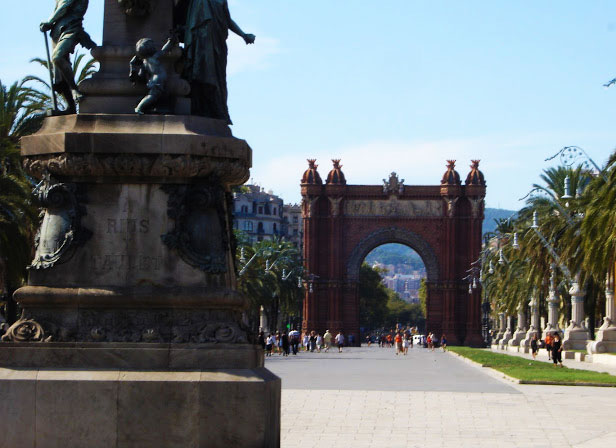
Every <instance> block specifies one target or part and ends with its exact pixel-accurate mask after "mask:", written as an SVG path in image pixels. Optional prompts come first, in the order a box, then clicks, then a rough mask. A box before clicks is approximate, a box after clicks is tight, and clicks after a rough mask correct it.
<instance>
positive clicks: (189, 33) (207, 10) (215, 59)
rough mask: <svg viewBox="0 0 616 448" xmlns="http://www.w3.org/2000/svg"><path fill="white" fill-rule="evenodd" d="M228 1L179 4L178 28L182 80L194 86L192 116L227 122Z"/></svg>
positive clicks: (192, 0)
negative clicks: (181, 41) (179, 32)
mask: <svg viewBox="0 0 616 448" xmlns="http://www.w3.org/2000/svg"><path fill="white" fill-rule="evenodd" d="M231 23H232V21H231V15H230V13H229V6H228V3H227V0H179V1H178V2H177V9H176V25H180V26H184V36H183V41H184V64H183V65H184V66H183V69H182V76H183V77H184V79H186V80H187V81H188V82H189V83H190V85H191V101H192V106H191V110H192V113H193V115H201V116H205V117H209V118H217V119H221V120H225V121H226V122H227V123H229V124H231V119H230V117H229V109H228V108H227V73H226V72H227V37H228V36H229V28H230V27H231Z"/></svg>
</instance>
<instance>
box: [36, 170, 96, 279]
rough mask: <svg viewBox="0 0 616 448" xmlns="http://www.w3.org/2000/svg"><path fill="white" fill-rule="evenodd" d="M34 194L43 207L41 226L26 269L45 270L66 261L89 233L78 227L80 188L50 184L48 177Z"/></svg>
mask: <svg viewBox="0 0 616 448" xmlns="http://www.w3.org/2000/svg"><path fill="white" fill-rule="evenodd" d="M34 194H35V195H36V196H37V197H38V199H39V201H40V203H41V205H42V206H43V207H44V212H43V213H42V221H41V226H40V227H39V230H38V233H37V235H36V238H35V245H36V253H35V256H34V260H33V261H32V264H31V265H30V267H29V269H36V270H38V269H49V268H51V267H53V266H54V265H55V264H56V263H61V262H64V261H67V260H68V259H69V258H70V257H71V256H72V255H73V253H74V251H75V249H76V248H77V247H78V246H80V245H82V244H83V243H85V242H86V241H87V240H88V239H89V238H90V237H91V236H92V232H90V231H89V230H88V229H85V228H83V227H82V226H81V218H82V216H84V215H85V214H86V209H85V207H83V206H82V205H81V203H82V202H84V201H85V194H84V192H83V186H80V187H78V186H77V185H75V184H68V183H67V184H64V183H52V182H51V180H50V178H49V176H47V177H46V178H45V180H44V181H43V182H42V183H41V184H40V185H39V186H37V188H36V189H35V191H34Z"/></svg>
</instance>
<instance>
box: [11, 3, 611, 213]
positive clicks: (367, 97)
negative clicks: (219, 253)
mask: <svg viewBox="0 0 616 448" xmlns="http://www.w3.org/2000/svg"><path fill="white" fill-rule="evenodd" d="M229 4H230V9H231V15H232V17H233V19H234V20H235V21H236V22H237V23H238V25H239V26H240V27H241V28H242V29H243V30H244V31H245V32H250V33H254V34H256V36H257V39H256V43H255V45H250V46H247V45H245V44H244V42H243V40H241V39H240V38H239V37H237V36H235V35H231V36H230V37H229V41H228V44H229V65H228V74H229V75H228V86H229V109H230V112H231V117H232V119H233V122H234V126H233V133H234V135H235V136H236V137H239V138H243V139H245V140H247V141H248V143H249V144H250V146H251V147H252V149H253V169H252V180H253V182H255V183H257V184H259V185H261V186H262V187H264V188H265V189H266V190H273V191H274V193H275V194H278V195H279V196H281V197H282V198H283V199H284V200H285V202H291V203H294V202H299V200H300V199H301V197H300V189H299V182H300V179H301V176H302V173H303V172H304V170H305V169H306V168H307V162H306V159H308V158H316V159H317V161H318V162H317V163H318V164H319V172H320V174H321V176H322V177H323V178H325V177H326V176H327V173H328V172H329V170H330V169H331V166H332V164H331V159H333V158H340V159H342V165H343V171H344V173H345V175H346V179H347V182H348V183H349V184H381V183H382V179H383V178H386V177H388V176H389V173H391V172H392V171H396V172H397V173H398V174H399V176H400V178H403V179H405V181H406V182H405V183H406V185H435V184H438V183H439V182H440V179H441V176H442V175H443V173H444V172H445V170H446V160H447V159H456V160H457V170H458V171H459V173H460V175H461V177H462V178H463V179H464V178H465V177H466V175H467V173H468V172H469V165H470V161H471V159H480V160H481V164H480V168H481V170H482V171H483V173H484V175H485V178H486V182H487V185H488V189H487V197H486V204H487V206H488V207H500V208H507V209H512V210H516V209H519V208H520V207H522V206H523V203H522V202H520V201H519V198H521V197H523V196H524V195H526V193H527V192H528V191H529V190H530V189H531V186H532V184H533V183H536V182H539V181H540V180H539V175H540V174H541V171H542V170H544V169H546V168H549V167H551V166H554V165H556V164H557V162H555V161H551V162H546V161H545V159H546V158H548V157H550V156H552V155H553V154H555V153H556V152H557V151H558V150H559V149H560V148H562V147H564V146H569V145H577V146H580V147H582V148H584V150H585V151H586V152H587V153H588V154H589V155H590V157H592V158H593V159H594V160H595V161H596V162H597V163H598V164H600V165H601V164H602V163H604V162H605V161H606V160H607V158H608V156H609V154H610V153H611V152H612V151H613V149H614V148H615V147H616V127H615V126H614V121H615V118H616V87H614V88H612V89H605V88H604V87H603V84H604V83H606V82H607V81H609V80H611V79H612V78H615V77H616V51H615V50H616V2H614V1H607V0H606V1H600V0H594V1H592V2H580V1H572V0H544V1H541V2H537V1H536V0H535V1H529V0H517V1H515V2H511V1H504V0H499V1H497V0H482V1H480V0H465V1H459V0H435V1H419V0H380V1H369V0H336V1H332V0H310V1H300V0H230V1H229ZM53 5H54V1H53V0H20V1H18V2H8V1H6V0H4V1H3V9H2V12H3V14H2V16H0V37H1V39H0V42H1V43H0V45H1V47H0V49H1V51H0V80H2V82H3V83H4V84H8V83H12V82H14V81H16V80H18V79H21V78H22V77H24V76H26V75H28V74H32V73H34V74H38V75H40V76H45V72H42V71H41V70H40V68H38V67H36V66H35V65H34V64H30V63H29V62H28V61H29V60H30V59H31V58H33V57H42V56H43V55H44V43H43V39H42V36H41V33H40V32H39V31H38V24H39V23H40V22H41V21H42V20H43V19H45V18H47V17H48V16H49V15H50V13H51V11H52V9H53ZM102 17H103V0H90V7H89V10H88V14H87V16H86V21H85V27H86V29H87V31H89V32H90V34H91V35H92V37H93V38H94V40H95V41H97V42H100V41H101V36H102Z"/></svg>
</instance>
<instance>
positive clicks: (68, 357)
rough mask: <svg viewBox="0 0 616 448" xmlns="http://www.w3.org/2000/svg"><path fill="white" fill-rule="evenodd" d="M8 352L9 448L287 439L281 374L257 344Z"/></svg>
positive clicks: (19, 348) (0, 406)
mask: <svg viewBox="0 0 616 448" xmlns="http://www.w3.org/2000/svg"><path fill="white" fill-rule="evenodd" d="M0 356H1V358H0V364H2V365H3V366H6V365H11V366H14V367H9V368H0V396H2V400H1V401H0V413H1V415H2V419H0V433H1V434H2V438H0V447H1V448H22V447H23V448H29V447H36V448H48V447H49V448H52V447H63V448H83V447H88V448H97V447H100V448H111V447H145V446H147V447H161V448H163V447H164V448H176V447H177V448H189V447H194V448H197V447H229V446H238V447H240V446H241V447H255V448H257V447H258V448H261V447H277V446H280V439H279V425H280V379H279V378H277V377H276V376H275V375H273V374H272V373H270V372H269V371H268V370H267V369H265V368H263V367H262V366H263V353H262V351H261V350H260V349H258V348H256V347H254V346H234V345H225V344H221V345H220V346H216V347H211V346H205V347H204V346H199V345H194V346H172V345H168V344H145V346H143V344H140V345H137V344H133V345H132V346H131V345H130V344H129V345H128V346H127V344H92V343H90V344H87V343H86V344H67V343H64V344H63V343H50V344H33V343H30V344H27V343H26V344H7V345H6V346H3V347H2V348H0ZM79 365H80V366H81V367H78V366H79ZM250 365H252V366H253V367H250ZM26 366H27V367H26ZM43 366H44V367H43Z"/></svg>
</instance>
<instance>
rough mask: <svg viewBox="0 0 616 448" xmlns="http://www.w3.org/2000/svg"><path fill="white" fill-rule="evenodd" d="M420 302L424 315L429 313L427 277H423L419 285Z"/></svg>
mask: <svg viewBox="0 0 616 448" xmlns="http://www.w3.org/2000/svg"><path fill="white" fill-rule="evenodd" d="M418 295H419V304H420V305H421V312H422V314H423V315H424V316H426V314H428V302H427V299H428V285H427V284H426V279H425V278H422V279H421V283H420V285H419V291H418Z"/></svg>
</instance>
